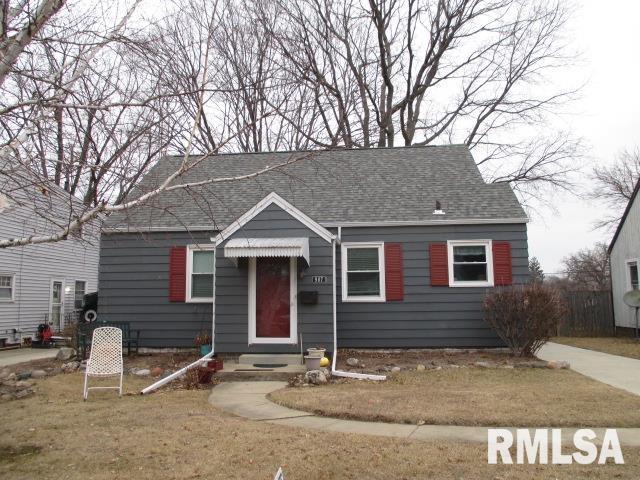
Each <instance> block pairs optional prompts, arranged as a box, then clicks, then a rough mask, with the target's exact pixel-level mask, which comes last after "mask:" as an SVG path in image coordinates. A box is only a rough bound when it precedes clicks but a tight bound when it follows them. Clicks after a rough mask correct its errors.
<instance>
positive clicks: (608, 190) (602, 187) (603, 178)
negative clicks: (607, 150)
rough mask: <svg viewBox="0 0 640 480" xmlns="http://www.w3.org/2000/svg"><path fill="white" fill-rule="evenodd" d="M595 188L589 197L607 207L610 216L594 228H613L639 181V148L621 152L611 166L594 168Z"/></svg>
mask: <svg viewBox="0 0 640 480" xmlns="http://www.w3.org/2000/svg"><path fill="white" fill-rule="evenodd" d="M593 179H594V180H595V184H596V187H595V189H594V190H593V191H592V192H591V197H592V198H594V199H596V200H600V201H602V202H603V203H605V204H606V206H607V207H609V210H610V211H611V214H610V215H608V216H606V217H605V218H603V219H602V220H600V221H598V222H597V223H596V224H595V226H596V228H602V229H605V230H611V229H612V228H615V227H616V226H617V225H618V223H619V222H620V219H621V217H622V213H623V212H624V209H625V208H626V206H627V204H628V203H629V201H630V200H631V196H632V195H633V192H634V190H635V188H636V185H637V184H638V182H639V181H640V148H638V147H636V148H635V149H633V150H623V151H622V152H621V153H620V154H619V155H618V157H617V159H616V161H615V163H613V164H612V165H611V166H606V165H604V166H601V167H596V168H594V170H593Z"/></svg>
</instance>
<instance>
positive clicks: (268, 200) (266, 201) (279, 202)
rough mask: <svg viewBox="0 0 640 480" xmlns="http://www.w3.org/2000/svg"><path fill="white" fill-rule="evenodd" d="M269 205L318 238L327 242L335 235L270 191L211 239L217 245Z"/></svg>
mask: <svg viewBox="0 0 640 480" xmlns="http://www.w3.org/2000/svg"><path fill="white" fill-rule="evenodd" d="M271 205H276V206H278V207H280V208H281V209H282V210H284V211H285V212H287V213H288V214H289V215H291V216H292V217H293V218H295V219H296V220H298V221H299V222H300V223H302V224H303V225H304V226H305V227H307V228H308V229H309V230H311V231H313V232H314V233H316V234H317V235H318V236H319V237H320V238H322V239H323V240H325V241H327V242H331V241H332V240H333V239H334V238H336V237H335V235H333V234H332V233H331V232H330V231H329V230H327V229H326V228H324V227H323V226H322V225H320V224H319V223H317V222H316V221H314V220H313V219H312V218H311V217H309V216H308V215H306V214H304V213H303V212H302V211H300V210H299V209H297V208H296V207H294V206H293V205H291V204H290V203H289V202H287V201H286V200H285V199H284V198H282V197H281V196H280V195H278V194H277V193H275V192H271V193H270V194H269V195H267V196H266V197H264V198H263V199H262V200H260V201H259V202H258V203H256V204H255V205H254V206H253V207H251V208H250V209H249V210H247V211H246V212H245V213H243V214H242V215H241V216H240V217H238V218H237V219H236V220H235V221H233V222H232V223H231V224H230V225H229V226H228V227H227V228H225V229H224V230H223V231H222V232H220V233H219V234H218V235H216V236H215V237H214V238H212V241H213V243H214V244H215V245H219V244H220V243H222V242H224V241H225V240H226V239H227V238H229V237H230V236H231V235H233V234H234V233H236V232H237V231H238V230H240V229H241V228H242V227H243V226H245V225H246V224H247V223H249V222H250V221H251V220H252V219H253V218H254V217H256V216H257V215H258V214H259V213H260V212H262V211H264V210H265V209H266V208H268V207H269V206H271Z"/></svg>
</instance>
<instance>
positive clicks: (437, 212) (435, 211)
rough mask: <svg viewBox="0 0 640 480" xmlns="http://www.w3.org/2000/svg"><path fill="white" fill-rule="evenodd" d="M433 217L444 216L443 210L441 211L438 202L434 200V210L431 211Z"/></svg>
mask: <svg viewBox="0 0 640 480" xmlns="http://www.w3.org/2000/svg"><path fill="white" fill-rule="evenodd" d="M433 214H434V215H444V210H442V205H441V204H440V200H436V209H435V210H434V211H433Z"/></svg>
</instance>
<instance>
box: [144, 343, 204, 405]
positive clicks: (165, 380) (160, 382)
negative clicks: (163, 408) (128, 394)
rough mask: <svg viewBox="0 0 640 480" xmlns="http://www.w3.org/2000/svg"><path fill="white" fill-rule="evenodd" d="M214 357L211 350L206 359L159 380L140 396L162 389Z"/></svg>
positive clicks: (145, 389) (201, 359) (200, 359)
mask: <svg viewBox="0 0 640 480" xmlns="http://www.w3.org/2000/svg"><path fill="white" fill-rule="evenodd" d="M212 356H213V350H211V351H210V352H209V353H207V354H206V355H205V356H204V357H202V358H199V359H198V360H196V361H195V362H193V363H190V364H189V365H187V366H186V367H183V368H181V369H180V370H178V371H176V372H173V373H172V374H171V375H169V376H166V377H164V378H162V379H160V380H158V381H157V382H156V383H153V384H151V385H149V386H148V387H147V388H144V389H142V390H141V391H140V394H141V395H144V394H146V393H149V392H153V391H154V390H156V389H157V388H160V387H161V386H163V385H165V384H167V383H169V382H170V381H172V380H174V379H176V378H178V377H179V376H180V375H182V374H183V373H184V372H186V371H187V370H190V369H192V368H194V367H197V366H198V365H201V364H202V363H204V362H205V361H206V360H207V359H209V358H211V357H212Z"/></svg>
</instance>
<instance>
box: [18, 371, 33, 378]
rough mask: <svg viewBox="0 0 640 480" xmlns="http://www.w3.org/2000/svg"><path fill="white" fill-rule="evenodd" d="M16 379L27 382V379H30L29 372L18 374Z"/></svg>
mask: <svg viewBox="0 0 640 480" xmlns="http://www.w3.org/2000/svg"><path fill="white" fill-rule="evenodd" d="M16 378H17V379H18V380H27V379H29V378H31V370H27V371H24V372H20V373H18V374H17V375H16Z"/></svg>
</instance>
